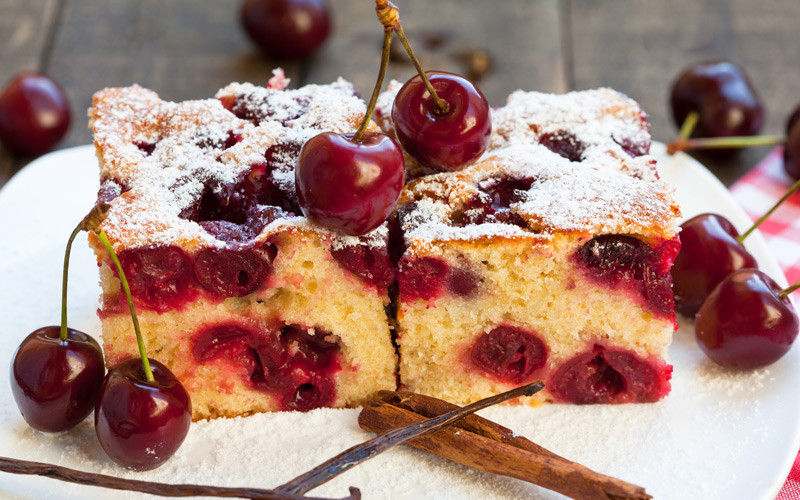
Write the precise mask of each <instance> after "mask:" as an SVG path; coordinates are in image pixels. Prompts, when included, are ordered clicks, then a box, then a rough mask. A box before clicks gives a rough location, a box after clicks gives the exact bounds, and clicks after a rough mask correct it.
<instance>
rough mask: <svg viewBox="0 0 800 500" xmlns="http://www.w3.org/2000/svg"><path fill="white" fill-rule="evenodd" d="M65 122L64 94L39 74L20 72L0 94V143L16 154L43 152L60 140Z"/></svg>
mask: <svg viewBox="0 0 800 500" xmlns="http://www.w3.org/2000/svg"><path fill="white" fill-rule="evenodd" d="M69 123H70V111H69V103H68V102H67V97H66V96H65V95H64V91H63V90H61V87H59V86H58V84H56V82H54V81H53V80H51V79H50V78H48V77H46V76H44V75H42V74H39V73H35V72H30V71H28V72H23V73H20V74H18V75H17V76H15V77H14V78H13V79H12V80H11V82H9V84H8V85H7V86H6V88H5V89H4V90H3V93H2V94H0V141H2V142H3V144H5V145H6V147H7V148H8V149H10V150H11V151H13V152H15V153H17V154H21V155H40V154H42V153H45V152H47V150H49V149H50V148H52V147H53V145H54V144H55V143H57V142H58V141H59V140H61V138H62V137H64V134H66V133H67V129H68V128H69Z"/></svg>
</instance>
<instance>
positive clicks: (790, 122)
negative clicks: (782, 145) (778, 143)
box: [786, 105, 800, 136]
mask: <svg viewBox="0 0 800 500" xmlns="http://www.w3.org/2000/svg"><path fill="white" fill-rule="evenodd" d="M798 121H800V105H798V106H797V107H796V108H794V111H792V114H790V115H789V118H788V119H787V120H786V135H787V136H788V135H789V134H791V133H792V129H793V128H794V126H795V124H796V123H797V122H798Z"/></svg>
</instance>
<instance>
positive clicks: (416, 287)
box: [397, 257, 450, 302]
mask: <svg viewBox="0 0 800 500" xmlns="http://www.w3.org/2000/svg"><path fill="white" fill-rule="evenodd" d="M449 276H450V266H448V265H447V263H446V262H444V261H442V260H439V259H437V258H435V257H422V258H418V259H414V258H403V259H401V260H400V268H399V271H398V275H397V282H398V284H399V286H400V297H401V298H402V300H403V301H405V302H412V301H414V300H417V299H422V300H431V299H438V298H439V297H441V296H442V295H444V293H445V291H446V290H447V283H448V278H449Z"/></svg>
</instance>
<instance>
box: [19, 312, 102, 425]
mask: <svg viewBox="0 0 800 500" xmlns="http://www.w3.org/2000/svg"><path fill="white" fill-rule="evenodd" d="M104 373H105V366H104V364H103V353H102V351H101V350H100V345H99V344H98V343H97V341H96V340H95V339H94V338H92V337H90V336H89V335H86V334H85V333H83V332H79V331H77V330H73V329H72V328H68V329H67V338H66V339H65V340H62V338H61V328H60V327H58V326H46V327H44V328H39V329H38V330H36V331H34V332H33V333H31V334H30V335H28V336H27V337H25V340H23V341H22V344H20V346H19V347H18V348H17V352H16V353H15V354H14V357H13V361H12V362H11V393H12V394H13V395H14V400H15V401H16V402H17V406H18V407H19V410H20V412H21V413H22V418H24V419H25V421H26V422H27V423H28V425H30V426H31V427H33V428H34V429H38V430H40V431H45V432H60V431H65V430H67V429H70V428H72V427H74V426H75V425H77V424H78V423H80V422H81V421H83V419H84V418H86V417H87V416H88V415H89V413H91V412H92V410H93V409H94V404H95V401H96V399H97V394H98V390H99V388H100V383H101V382H102V381H103V374H104Z"/></svg>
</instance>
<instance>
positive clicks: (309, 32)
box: [241, 0, 331, 59]
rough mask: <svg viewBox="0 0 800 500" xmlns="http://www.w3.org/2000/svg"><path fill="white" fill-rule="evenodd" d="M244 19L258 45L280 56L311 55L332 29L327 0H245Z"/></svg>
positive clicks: (242, 12)
mask: <svg viewBox="0 0 800 500" xmlns="http://www.w3.org/2000/svg"><path fill="white" fill-rule="evenodd" d="M241 21H242V25H243V26H244V29H245V31H247V34H248V35H250V38H251V39H252V40H253V41H254V42H255V43H256V45H258V47H259V48H260V49H261V50H262V51H264V53H265V54H266V55H267V56H269V57H273V58H277V59H301V58H303V57H306V56H308V55H310V54H311V53H312V52H314V51H315V50H316V49H317V48H318V47H319V46H320V45H322V43H323V42H324V41H325V39H327V38H328V33H330V29H331V16H330V11H329V9H328V3H327V2H326V1H325V0H245V1H244V3H242V10H241Z"/></svg>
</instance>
